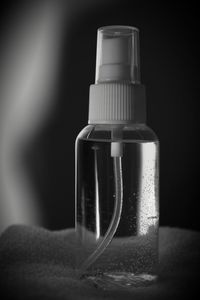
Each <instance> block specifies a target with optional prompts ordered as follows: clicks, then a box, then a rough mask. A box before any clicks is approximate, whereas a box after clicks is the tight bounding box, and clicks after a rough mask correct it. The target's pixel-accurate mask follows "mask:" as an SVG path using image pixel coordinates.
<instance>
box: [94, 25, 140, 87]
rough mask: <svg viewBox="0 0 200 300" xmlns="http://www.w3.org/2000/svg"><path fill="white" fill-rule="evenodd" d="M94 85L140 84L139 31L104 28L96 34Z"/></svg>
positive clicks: (127, 27) (120, 27) (125, 27)
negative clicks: (103, 83)
mask: <svg viewBox="0 0 200 300" xmlns="http://www.w3.org/2000/svg"><path fill="white" fill-rule="evenodd" d="M96 57H97V60H96V83H102V82H126V83H140V66H139V64H140V62H139V60H140V59H139V30H138V29H137V28H135V27H129V26H106V27H101V28H99V29H98V34H97V56H96Z"/></svg>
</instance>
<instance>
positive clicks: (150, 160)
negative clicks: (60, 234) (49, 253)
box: [76, 139, 159, 288]
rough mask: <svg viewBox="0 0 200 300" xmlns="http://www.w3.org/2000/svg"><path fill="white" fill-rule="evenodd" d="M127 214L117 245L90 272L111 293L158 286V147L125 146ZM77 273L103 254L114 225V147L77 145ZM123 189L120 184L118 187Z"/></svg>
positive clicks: (124, 207) (90, 142) (115, 240)
mask: <svg viewBox="0 0 200 300" xmlns="http://www.w3.org/2000/svg"><path fill="white" fill-rule="evenodd" d="M122 145H123V156H122V157H121V165H122V184H123V202H122V212H121V216H120V221H119V224H118V227H117V230H116V232H115V234H114V237H113V239H112V241H111V242H110V243H109V245H108V246H107V247H106V249H105V250H104V251H103V253H101V255H100V256H99V257H98V258H97V259H96V260H95V261H94V262H93V263H92V265H90V266H89V267H88V269H87V270H85V271H84V274H85V276H87V277H88V278H89V279H91V280H93V282H95V283H96V284H98V285H99V286H102V287H105V288H107V287H108V288H111V287H116V284H117V285H119V286H122V287H126V286H143V285H146V284H149V283H151V282H152V281H155V279H156V276H157V264H158V220H159V207H158V144H157V142H151V141H150V142H149V141H134V142H133V141H123V143H122ZM76 155H77V166H76V230H77V236H78V239H79V242H80V253H79V254H78V257H77V259H78V260H77V267H78V268H79V267H80V266H81V265H82V264H83V263H84V261H85V260H86V259H87V258H88V257H89V256H90V255H91V254H92V253H93V252H94V251H95V249H97V247H98V246H99V244H100V243H101V241H102V239H103V237H104V236H105V234H106V232H107V230H108V227H109V225H110V222H111V220H112V215H113V210H114V204H115V201H117V200H116V178H115V176H114V159H113V157H112V156H111V142H110V141H107V140H86V139H79V140H78V141H77V153H76ZM117 184H119V183H117Z"/></svg>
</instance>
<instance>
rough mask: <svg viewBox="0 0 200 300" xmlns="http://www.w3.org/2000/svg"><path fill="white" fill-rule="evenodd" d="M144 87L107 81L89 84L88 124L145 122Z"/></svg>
mask: <svg viewBox="0 0 200 300" xmlns="http://www.w3.org/2000/svg"><path fill="white" fill-rule="evenodd" d="M145 102H146V101H145V87H144V85H141V84H130V83H119V82H109V83H100V84H93V85H91V86H90V99H89V121H88V123H89V124H130V123H145V121H146V103H145Z"/></svg>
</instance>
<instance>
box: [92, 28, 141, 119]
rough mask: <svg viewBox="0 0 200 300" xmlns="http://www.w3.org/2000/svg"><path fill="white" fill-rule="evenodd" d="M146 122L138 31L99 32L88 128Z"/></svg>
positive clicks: (104, 29) (109, 30)
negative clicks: (94, 125) (95, 125)
mask: <svg viewBox="0 0 200 300" xmlns="http://www.w3.org/2000/svg"><path fill="white" fill-rule="evenodd" d="M144 122H145V89H144V86H143V85H141V84H140V59H139V30H138V29H137V28H135V27H130V26H106V27H101V28H99V29H98V34H97V55H96V79H95V84H93V85H91V86H90V104H89V124H126V123H144Z"/></svg>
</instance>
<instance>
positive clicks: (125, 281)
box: [84, 272, 157, 290]
mask: <svg viewBox="0 0 200 300" xmlns="http://www.w3.org/2000/svg"><path fill="white" fill-rule="evenodd" d="M84 277H85V278H87V280H89V281H90V282H92V283H93V284H94V285H95V287H96V288H101V289H104V290H112V289H120V288H122V289H127V288H132V287H145V286H149V285H151V284H153V283H154V282H156V281H157V275H152V274H146V273H143V274H133V273H127V272H110V273H101V274H97V275H89V274H87V275H85V276H84Z"/></svg>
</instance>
